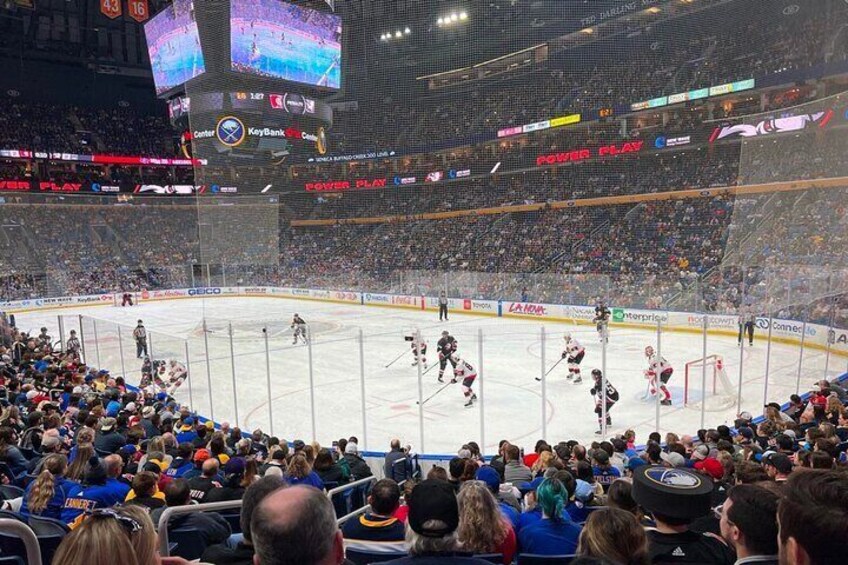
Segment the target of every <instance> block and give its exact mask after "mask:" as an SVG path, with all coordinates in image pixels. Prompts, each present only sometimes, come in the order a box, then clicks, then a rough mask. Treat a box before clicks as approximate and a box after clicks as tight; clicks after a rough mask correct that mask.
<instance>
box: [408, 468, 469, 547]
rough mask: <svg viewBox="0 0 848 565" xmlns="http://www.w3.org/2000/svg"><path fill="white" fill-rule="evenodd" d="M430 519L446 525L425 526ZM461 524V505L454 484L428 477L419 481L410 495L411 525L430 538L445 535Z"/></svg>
mask: <svg viewBox="0 0 848 565" xmlns="http://www.w3.org/2000/svg"><path fill="white" fill-rule="evenodd" d="M430 520H438V521H440V522H443V523H444V524H445V525H444V527H441V528H424V524H425V523H426V522H428V521H430ZM458 526H459V505H458V504H457V502H456V494H455V491H454V488H453V486H451V484H450V483H448V482H447V481H442V480H439V479H428V480H426V481H422V482H421V483H419V484H418V485H417V486H416V487H415V488H414V489H412V494H411V495H410V496H409V527H410V528H412V531H414V532H415V533H417V534H419V535H422V536H424V537H428V538H440V537H444V536H446V535H448V534H450V533H451V532H453V531H454V530H456V528H457V527H458Z"/></svg>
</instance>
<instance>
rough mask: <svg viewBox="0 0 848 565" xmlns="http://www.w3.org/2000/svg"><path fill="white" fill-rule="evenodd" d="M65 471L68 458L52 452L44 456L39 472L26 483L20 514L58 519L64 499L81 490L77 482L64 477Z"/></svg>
mask: <svg viewBox="0 0 848 565" xmlns="http://www.w3.org/2000/svg"><path fill="white" fill-rule="evenodd" d="M67 471H68V459H67V458H66V457H65V456H64V455H60V454H58V453H54V454H51V455H48V456H47V457H45V458H44V461H43V464H42V467H41V472H40V473H39V474H38V476H37V477H36V479H35V480H34V481H32V482H31V483H30V484H29V485H27V488H26V492H25V493H24V496H23V502H22V503H21V514H23V515H24V516H26V517H29V516H30V515H35V516H41V517H44V518H53V519H55V520H59V519H60V517H61V515H62V508H63V507H64V506H65V500H66V499H67V498H69V497H71V496H74V495H75V494H77V493H78V492H79V491H80V490H81V487H80V485H79V484H78V483H75V482H74V481H71V480H69V479H67V478H65V473H66V472H67Z"/></svg>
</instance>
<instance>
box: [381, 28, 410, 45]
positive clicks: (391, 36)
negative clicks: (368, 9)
mask: <svg viewBox="0 0 848 565" xmlns="http://www.w3.org/2000/svg"><path fill="white" fill-rule="evenodd" d="M410 35H412V29H411V28H410V27H409V26H404V27H403V28H398V29H396V30H395V31H387V32H384V33H381V34H380V41H382V42H383V43H388V42H390V41H397V40H398V39H403V38H404V37H409V36H410Z"/></svg>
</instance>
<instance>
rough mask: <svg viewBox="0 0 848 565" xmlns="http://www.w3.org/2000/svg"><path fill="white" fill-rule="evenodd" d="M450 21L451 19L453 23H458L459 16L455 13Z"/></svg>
mask: <svg viewBox="0 0 848 565" xmlns="http://www.w3.org/2000/svg"><path fill="white" fill-rule="evenodd" d="M450 19H451V21H452V22H455V21H457V20H458V19H459V16H457V15H456V14H455V13H454V14H451V16H450Z"/></svg>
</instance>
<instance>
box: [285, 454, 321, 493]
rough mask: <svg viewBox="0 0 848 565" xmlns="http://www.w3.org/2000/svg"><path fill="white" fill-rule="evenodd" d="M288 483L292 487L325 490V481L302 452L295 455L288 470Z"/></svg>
mask: <svg viewBox="0 0 848 565" xmlns="http://www.w3.org/2000/svg"><path fill="white" fill-rule="evenodd" d="M285 479H286V482H287V483H288V484H290V485H292V486H295V485H308V486H312V487H315V488H317V489H322V490H323V489H324V481H322V480H321V477H319V476H318V474H317V473H316V472H315V471H313V470H312V465H310V464H309V461H307V460H306V455H304V454H303V453H302V452H299V453H295V454H294V456H293V457H292V459H291V461H290V462H289V466H288V468H286V474H285Z"/></svg>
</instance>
